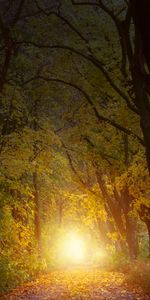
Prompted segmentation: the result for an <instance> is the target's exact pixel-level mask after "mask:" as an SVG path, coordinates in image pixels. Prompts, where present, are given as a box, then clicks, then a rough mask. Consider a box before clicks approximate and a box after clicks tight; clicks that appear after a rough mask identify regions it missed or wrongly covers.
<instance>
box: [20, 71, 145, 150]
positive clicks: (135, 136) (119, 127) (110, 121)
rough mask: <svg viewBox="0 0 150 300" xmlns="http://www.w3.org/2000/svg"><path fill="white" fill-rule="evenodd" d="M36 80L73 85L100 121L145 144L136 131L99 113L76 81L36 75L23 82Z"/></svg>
mask: <svg viewBox="0 0 150 300" xmlns="http://www.w3.org/2000/svg"><path fill="white" fill-rule="evenodd" d="M34 80H44V81H47V82H58V83H61V84H65V85H67V86H70V87H73V88H74V89H76V90H78V91H79V92H80V93H81V94H82V95H83V96H84V97H85V99H86V100H87V102H88V103H89V104H90V106H91V107H92V109H93V112H94V114H95V116H96V118H97V119H98V120H99V121H100V122H101V121H104V122H105V123H107V124H109V125H111V126H112V127H114V128H116V129H118V130H119V131H121V132H124V133H126V134H127V135H129V136H132V137H134V138H136V139H137V140H138V141H139V142H140V144H141V145H143V146H144V141H143V139H141V138H140V137H139V136H138V135H136V134H135V133H133V132H132V131H131V130H130V129H127V128H124V127H123V126H122V125H120V124H118V123H116V122H115V121H114V120H111V119H108V118H107V117H104V116H102V115H101V114H100V113H99V111H98V110H97V108H96V107H95V105H94V103H93V101H92V100H91V98H90V96H89V95H88V94H87V93H86V92H85V91H84V90H83V88H81V87H79V86H78V85H76V84H75V83H72V82H68V81H65V80H63V79H58V78H50V77H45V76H35V77H32V78H30V79H28V80H26V81H25V82H24V83H23V85H25V84H28V83H30V82H32V81H34Z"/></svg>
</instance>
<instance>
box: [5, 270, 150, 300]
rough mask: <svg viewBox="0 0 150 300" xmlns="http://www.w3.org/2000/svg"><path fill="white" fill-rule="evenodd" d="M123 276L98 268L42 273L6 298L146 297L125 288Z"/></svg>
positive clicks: (91, 299) (138, 299)
mask: <svg viewBox="0 0 150 300" xmlns="http://www.w3.org/2000/svg"><path fill="white" fill-rule="evenodd" d="M124 279H125V278H124V275H123V274H122V273H117V272H104V271H100V270H96V269H94V270H92V269H89V270H83V269H82V270H75V269H74V270H73V269H72V270H65V271H55V272H51V273H49V274H48V275H44V276H41V277H39V278H38V279H36V280H35V281H32V282H30V283H27V284H25V285H24V286H20V287H18V288H16V289H14V290H12V291H11V292H10V293H9V294H6V295H5V296H1V297H0V299H1V300H2V299H7V300H19V299H23V300H25V299H26V300H48V299H49V300H110V299H116V300H121V299H126V300H127V299H128V300H148V299H150V297H148V296H146V295H143V294H142V291H141V289H140V288H135V287H129V286H128V287H127V285H126V284H125V282H124Z"/></svg>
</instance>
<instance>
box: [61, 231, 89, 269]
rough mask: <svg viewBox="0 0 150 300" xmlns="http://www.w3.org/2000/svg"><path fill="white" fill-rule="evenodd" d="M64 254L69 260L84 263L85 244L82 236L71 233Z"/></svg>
mask: <svg viewBox="0 0 150 300" xmlns="http://www.w3.org/2000/svg"><path fill="white" fill-rule="evenodd" d="M64 255H65V256H66V258H68V259H69V261H71V262H74V263H82V262H84V260H85V245H84V241H83V240H82V238H80V237H79V236H78V235H77V234H74V233H71V234H70V235H69V236H68V237H67V238H66V240H65V242H64Z"/></svg>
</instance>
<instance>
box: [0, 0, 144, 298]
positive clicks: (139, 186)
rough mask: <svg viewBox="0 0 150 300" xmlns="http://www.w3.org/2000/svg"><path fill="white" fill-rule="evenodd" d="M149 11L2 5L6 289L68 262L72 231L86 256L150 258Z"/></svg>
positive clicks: (129, 4) (109, 260)
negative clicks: (67, 244) (66, 243)
mask: <svg viewBox="0 0 150 300" xmlns="http://www.w3.org/2000/svg"><path fill="white" fill-rule="evenodd" d="M149 15H150V2H149V0H143V1H140V0H129V1H126V0H116V1H113V0H110V1H108V0H91V1H81V0H80V1H73V0H72V1H70V0H64V1H61V0H51V1H48V0H43V1H42V0H1V1H0V197H1V200H0V290H7V289H9V288H12V287H15V286H16V285H17V284H20V283H22V282H25V281H27V280H30V279H31V278H33V277H34V276H36V275H37V274H39V273H40V272H45V271H48V270H51V269H53V268H58V267H62V266H64V265H66V264H67V263H68V258H66V256H65V255H64V250H63V241H64V239H65V238H67V236H68V235H69V234H70V235H71V234H72V235H73V234H75V235H78V236H81V237H83V239H84V240H85V243H86V263H88V264H98V265H101V266H102V265H104V266H105V267H106V266H107V267H108V265H109V266H115V267H116V268H119V266H123V265H124V267H125V266H126V265H127V264H128V263H129V264H130V262H131V264H136V263H138V261H140V263H141V261H142V263H141V264H142V266H143V264H144V263H145V264H149V256H150V88H149V87H150V33H149V26H150V20H149ZM135 261H136V263H135ZM69 263H70V262H69ZM143 268H147V265H146V267H145V265H144V267H143ZM140 271H141V270H140ZM144 272H146V270H145V271H143V274H144ZM143 276H144V275H143ZM147 276H148V275H147ZM149 280H150V277H148V278H147V282H149ZM147 285H149V284H147ZM41 299H43V298H41ZM136 299H137V298H136ZM143 299H146V298H143Z"/></svg>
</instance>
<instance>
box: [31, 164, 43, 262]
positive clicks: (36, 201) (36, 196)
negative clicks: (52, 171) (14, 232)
mask: <svg viewBox="0 0 150 300" xmlns="http://www.w3.org/2000/svg"><path fill="white" fill-rule="evenodd" d="M33 187H34V193H33V194H34V204H35V211H34V225H35V239H36V241H37V245H38V254H39V257H40V256H41V254H42V243H41V220H40V199H39V190H38V175H37V171H36V170H35V171H34V172H33Z"/></svg>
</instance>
